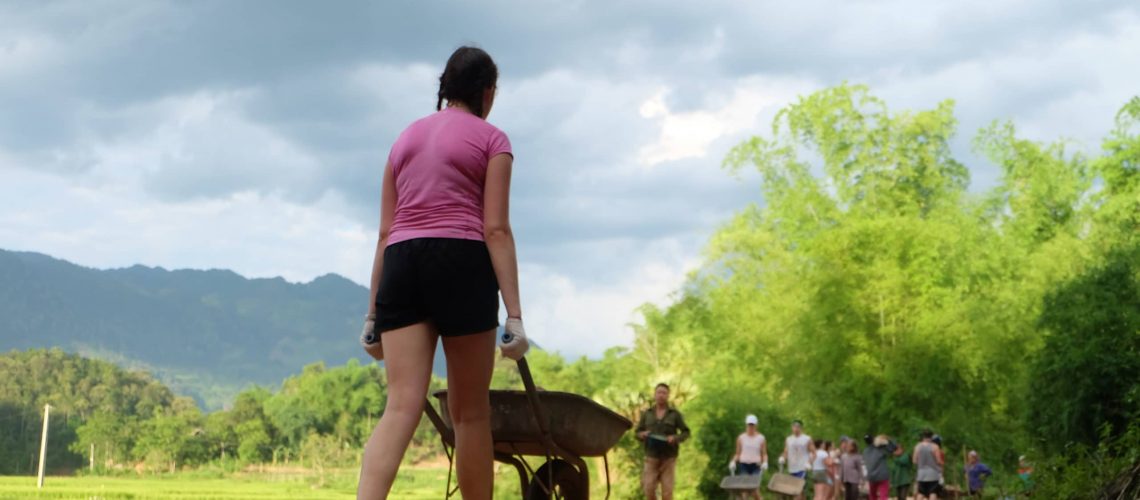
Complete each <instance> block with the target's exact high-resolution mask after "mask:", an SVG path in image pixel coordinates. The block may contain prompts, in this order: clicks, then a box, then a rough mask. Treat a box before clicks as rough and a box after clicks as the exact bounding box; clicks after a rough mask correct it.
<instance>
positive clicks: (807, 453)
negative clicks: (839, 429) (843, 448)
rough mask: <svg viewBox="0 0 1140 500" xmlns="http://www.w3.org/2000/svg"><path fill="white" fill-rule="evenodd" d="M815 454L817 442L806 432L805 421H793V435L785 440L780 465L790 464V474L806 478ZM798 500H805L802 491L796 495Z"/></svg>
mask: <svg viewBox="0 0 1140 500" xmlns="http://www.w3.org/2000/svg"><path fill="white" fill-rule="evenodd" d="M814 456H815V443H813V442H812V440H811V436H809V435H807V434H804V423H803V422H802V421H800V420H793V421H792V435H791V436H788V438H787V439H786V440H784V452H783V453H782V454H780V465H784V464H787V465H788V474H791V475H793V476H795V477H798V478H801V479H806V477H807V473H808V469H809V468H811V458H812V457H814ZM796 499H797V500H804V494H803V492H802V491H801V492H800V494H799V495H796Z"/></svg>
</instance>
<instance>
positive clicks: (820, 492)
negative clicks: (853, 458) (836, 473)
mask: <svg viewBox="0 0 1140 500" xmlns="http://www.w3.org/2000/svg"><path fill="white" fill-rule="evenodd" d="M832 465H833V462H832V459H831V441H824V440H822V439H816V440H815V457H813V458H812V461H811V479H812V483H813V484H814V485H815V496H813V497H812V498H820V499H824V498H831V495H832V489H833V485H834V484H835V480H834V478H833V477H832V475H831V469H832Z"/></svg>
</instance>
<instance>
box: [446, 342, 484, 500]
mask: <svg viewBox="0 0 1140 500" xmlns="http://www.w3.org/2000/svg"><path fill="white" fill-rule="evenodd" d="M443 352H444V354H446V355H447V407H448V411H449V412H450V413H451V422H452V423H453V425H454V426H455V469H456V474H457V476H458V477H459V492H460V493H461V494H462V495H463V498H464V499H466V500H484V499H486V500H490V498H491V494H492V493H493V489H494V488H493V487H494V480H495V477H494V472H493V466H494V463H493V462H494V456H495V452H494V445H493V443H492V441H491V399H490V394H489V389H490V387H491V372H492V370H493V369H494V367H495V330H489V331H486V332H483V333H476V334H473V335H464V336H460V337H444V338H443Z"/></svg>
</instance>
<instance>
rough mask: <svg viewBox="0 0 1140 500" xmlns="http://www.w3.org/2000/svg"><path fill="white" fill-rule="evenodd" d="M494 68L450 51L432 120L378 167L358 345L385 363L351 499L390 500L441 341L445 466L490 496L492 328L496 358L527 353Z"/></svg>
mask: <svg viewBox="0 0 1140 500" xmlns="http://www.w3.org/2000/svg"><path fill="white" fill-rule="evenodd" d="M498 78H499V71H498V68H497V67H496V66H495V63H494V61H492V60H491V56H489V55H488V54H487V53H486V52H484V51H483V50H481V49H478V48H474V47H460V48H459V49H458V50H456V51H455V53H453V54H452V55H451V58H450V59H448V61H447V66H446V67H445V68H444V70H443V75H441V76H440V78H439V91H438V93H437V94H436V98H437V100H436V112H435V113H433V114H431V115H428V116H426V117H424V118H421V119H419V120H417V121H416V122H415V123H412V124H411V125H410V126H408V128H407V129H405V130H404V132H403V133H401V134H400V136H399V138H398V139H396V142H395V143H394V144H393V145H392V150H391V152H390V153H389V155H388V164H387V165H386V166H385V167H384V180H383V191H382V193H381V203H380V205H381V210H380V231H379V236H378V243H377V245H376V254H375V257H374V260H373V265H372V290H371V292H372V294H371V300H370V301H369V302H368V314H367V315H366V317H365V326H364V332H363V334H362V336H361V341H362V343H363V344H364V346H365V350H366V351H368V353H369V354H371V355H372V356H373V357H374V358H376V359H383V360H385V363H384V368H385V370H386V371H387V375H388V377H387V380H388V388H387V389H388V401H387V405H386V406H385V408H384V414H383V416H382V417H381V419H380V422H379V423H378V424H377V425H376V429H375V430H374V431H373V432H372V437H371V438H370V439H369V440H368V443H367V444H366V445H365V448H364V457H363V460H362V463H361V469H360V483H359V485H358V487H357V498H358V499H369V500H371V499H383V498H387V497H388V493H389V491H390V490H391V488H392V482H393V481H394V480H395V478H396V471H397V469H399V466H400V461H401V460H402V459H403V456H404V452H405V451H406V450H407V447H408V443H409V442H410V441H411V439H412V434H413V432H414V431H415V429H416V426H417V425H418V424H419V422H420V417H421V415H422V414H423V407H424V399H425V397H426V396H427V390H428V382H429V381H430V380H431V369H432V359H433V357H434V355H435V346H436V343H437V340H438V339H440V338H442V340H443V351H444V355H445V356H446V358H447V388H448V391H447V398H448V400H447V403H448V411H449V412H450V417H451V422H452V424H453V426H454V429H455V464H456V470H457V474H458V478H459V490H460V493H461V494H462V496H463V498H465V499H468V500H482V499H489V498H491V493H492V481H493V477H492V476H493V473H492V460H493V456H494V450H493V447H492V441H491V423H490V417H491V407H490V400H489V387H490V383H491V369H492V367H493V366H494V362H495V331H496V329H497V328H498V326H499V295H500V293H501V294H502V299H503V304H504V305H505V306H506V309H507V320H506V324H505V329H506V333H508V334H511V338H513V339H514V341H512V342H510V343H509V344H506V345H504V347H503V354H504V355H506V356H509V357H512V358H514V359H518V358H519V357H521V356H522V355H523V353H525V352H526V348H527V342H526V335H525V332H524V331H523V327H522V308H521V306H520V304H519V285H518V264H517V261H516V259H515V241H514V236H513V235H512V233H511V225H510V217H509V210H508V206H509V204H508V200H509V198H510V181H511V166H512V162H513V159H514V156H513V154H512V153H511V144H510V141H509V140H508V139H507V135H506V134H504V133H503V132H502V131H500V130H499V129H498V128H496V127H495V126H494V125H491V124H490V123H487V121H486V119H487V115H488V114H489V113H490V112H491V107H492V105H493V104H494V102H495V90H496V86H497V82H498Z"/></svg>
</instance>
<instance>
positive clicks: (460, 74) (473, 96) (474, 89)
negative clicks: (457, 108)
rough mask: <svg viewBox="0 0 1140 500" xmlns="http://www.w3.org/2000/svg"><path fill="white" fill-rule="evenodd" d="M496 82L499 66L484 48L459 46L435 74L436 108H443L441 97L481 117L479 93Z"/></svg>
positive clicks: (481, 103) (481, 98) (481, 99)
mask: <svg viewBox="0 0 1140 500" xmlns="http://www.w3.org/2000/svg"><path fill="white" fill-rule="evenodd" d="M498 81H499V68H498V66H495V61H493V60H491V56H490V55H489V54H487V52H486V51H484V50H483V49H480V48H476V47H459V48H458V49H455V52H453V53H452V54H451V57H449V58H448V59H447V66H446V67H444V68H443V74H442V75H439V92H438V93H436V97H437V98H438V100H437V101H436V103H435V109H436V111H439V110H440V109H443V101H444V99H446V100H448V101H451V102H461V103H463V104H465V105H467V108H468V109H470V110H471V112H472V113H475V116H478V117H480V118H482V117H483V92H484V91H485V90H487V89H489V88H494V87H495V84H496V83H497V82H498Z"/></svg>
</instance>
